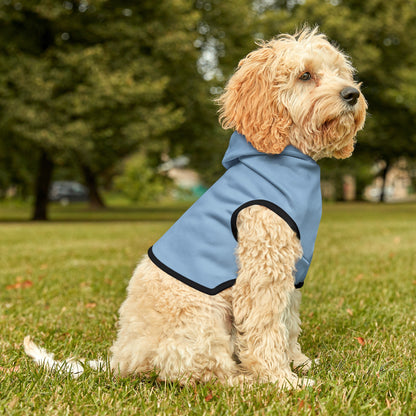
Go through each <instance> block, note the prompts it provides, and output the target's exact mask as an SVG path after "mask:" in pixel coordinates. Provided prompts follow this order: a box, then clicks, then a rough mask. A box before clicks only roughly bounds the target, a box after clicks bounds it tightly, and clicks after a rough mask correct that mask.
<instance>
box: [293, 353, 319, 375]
mask: <svg viewBox="0 0 416 416" xmlns="http://www.w3.org/2000/svg"><path fill="white" fill-rule="evenodd" d="M319 364H320V361H319V358H316V359H314V360H311V359H310V358H308V357H307V356H306V355H303V356H302V357H299V358H298V359H296V360H293V368H294V369H295V370H297V371H300V372H301V373H303V374H305V373H307V372H308V371H309V370H310V369H311V368H312V367H315V366H317V365H319Z"/></svg>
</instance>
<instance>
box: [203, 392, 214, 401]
mask: <svg viewBox="0 0 416 416" xmlns="http://www.w3.org/2000/svg"><path fill="white" fill-rule="evenodd" d="M213 397H214V395H213V394H212V391H211V390H210V391H209V393H208V395H207V396H206V397H205V401H206V402H210V401H211V400H212V398H213Z"/></svg>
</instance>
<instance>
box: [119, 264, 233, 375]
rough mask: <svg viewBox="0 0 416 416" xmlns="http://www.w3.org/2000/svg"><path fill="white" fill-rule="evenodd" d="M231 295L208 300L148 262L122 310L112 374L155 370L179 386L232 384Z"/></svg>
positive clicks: (138, 271) (134, 280) (140, 269)
mask: <svg viewBox="0 0 416 416" xmlns="http://www.w3.org/2000/svg"><path fill="white" fill-rule="evenodd" d="M229 292H230V289H227V290H225V291H223V292H221V293H220V294H218V295H215V296H209V295H206V294H204V293H202V292H199V291H197V290H195V289H193V288H191V287H189V286H187V285H185V284H183V283H182V282H180V281H178V280H176V279H174V278H173V277H171V276H169V275H167V274H166V273H165V272H163V271H162V270H160V269H159V268H157V267H156V266H155V265H154V264H153V263H152V262H150V260H149V259H148V258H147V257H145V259H144V260H143V262H142V263H141V264H140V265H139V266H138V267H137V269H136V271H135V273H134V276H133V278H132V280H131V282H130V284H129V288H128V296H127V299H126V300H125V302H124V303H123V305H122V306H121V308H120V322H119V331H118V337H117V340H116V341H115V343H114V345H113V347H112V348H111V352H112V357H111V367H112V369H113V370H114V371H115V372H116V373H118V374H119V375H121V376H125V375H127V374H136V375H140V374H143V373H146V372H150V371H153V370H154V371H156V373H157V374H158V376H159V379H161V380H169V381H173V380H177V381H179V382H180V383H186V382H188V381H192V380H195V381H196V380H198V381H208V380H218V381H221V382H225V383H226V382H228V379H229V378H230V377H232V376H233V375H234V374H235V373H236V371H237V370H236V369H237V364H236V362H235V361H234V360H233V358H232V356H233V343H232V340H231V329H232V322H231V321H232V319H231V316H232V313H231V302H230V299H229ZM227 293H228V296H227Z"/></svg>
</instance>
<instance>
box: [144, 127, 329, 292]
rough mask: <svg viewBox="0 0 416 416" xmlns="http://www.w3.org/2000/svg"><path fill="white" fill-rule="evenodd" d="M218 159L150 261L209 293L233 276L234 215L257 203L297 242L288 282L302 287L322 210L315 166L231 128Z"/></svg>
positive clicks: (291, 149) (292, 149)
mask: <svg viewBox="0 0 416 416" xmlns="http://www.w3.org/2000/svg"><path fill="white" fill-rule="evenodd" d="M222 163H223V165H224V167H225V168H226V169H227V170H226V172H225V173H224V175H223V176H221V178H220V179H219V180H218V181H217V182H216V183H215V184H214V185H213V186H212V187H211V188H209V189H208V190H207V191H206V192H205V193H204V194H203V195H202V197H201V198H200V199H198V201H196V202H195V204H193V205H192V206H191V207H190V208H189V209H188V210H187V211H186V212H185V213H184V214H183V215H182V217H181V218H179V220H178V221H177V222H176V223H175V224H174V225H173V226H172V227H171V228H170V229H169V230H168V231H167V232H166V233H165V234H164V235H163V236H162V237H161V238H160V240H158V241H157V242H156V243H155V244H154V245H153V246H152V247H151V248H150V249H149V252H148V254H149V257H150V259H151V260H152V261H153V262H154V263H155V264H156V265H157V266H158V267H159V268H161V269H162V270H164V271H165V272H166V273H168V274H170V275H171V276H173V277H175V278H176V279H179V280H180V281H181V282H183V283H186V284H187V285H189V286H191V287H193V288H195V289H197V290H200V291H202V292H204V293H207V294H209V295H215V294H217V293H219V292H221V291H222V290H224V289H226V288H228V287H231V286H232V285H233V284H234V283H235V281H236V279H237V274H238V265H237V261H236V256H235V250H236V247H237V242H238V230H237V225H236V222H237V215H238V213H239V212H240V211H241V210H242V209H243V208H245V207H247V206H250V205H263V206H265V207H267V208H269V209H271V210H272V211H274V212H275V213H276V214H277V215H279V216H280V217H281V218H283V219H284V220H285V221H286V222H287V224H288V225H289V226H290V227H291V228H292V229H293V231H294V232H295V233H296V234H297V236H298V238H299V239H300V241H301V245H302V249H303V257H302V258H301V259H300V260H299V261H298V262H297V263H296V273H295V276H294V284H295V287H296V288H300V287H302V286H303V282H304V280H305V276H306V273H307V271H308V269H309V264H310V262H311V260H312V254H313V249H314V245H315V239H316V235H317V233H318V227H319V222H320V219H321V212H322V198H321V188H320V168H319V166H318V164H317V163H316V162H315V161H314V160H313V159H312V158H310V157H309V156H307V155H305V154H303V153H302V152H300V151H299V150H298V149H296V148H295V147H293V146H288V147H286V148H285V149H284V151H283V152H282V153H281V154H278V155H271V154H266V153H261V152H258V151H257V150H256V149H255V148H254V147H253V146H252V145H251V144H250V143H248V142H247V140H246V138H245V137H244V136H242V135H241V134H239V133H237V132H234V133H233V135H232V136H231V139H230V144H229V147H228V149H227V151H226V153H225V156H224V159H223V162H222ZM265 278H266V277H265Z"/></svg>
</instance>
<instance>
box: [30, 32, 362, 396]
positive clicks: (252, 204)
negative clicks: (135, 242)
mask: <svg viewBox="0 0 416 416" xmlns="http://www.w3.org/2000/svg"><path fill="white" fill-rule="evenodd" d="M354 73H355V70H354V69H353V67H352V65H351V62H350V60H349V58H348V57H347V56H346V55H345V54H344V53H343V52H341V51H340V50H339V49H338V48H337V47H335V46H333V45H332V44H331V43H330V42H329V41H328V40H327V38H326V37H325V35H324V34H322V33H319V31H318V29H317V28H315V29H310V28H304V29H302V30H300V31H299V32H297V33H296V34H295V35H286V34H285V35H280V36H278V37H276V38H275V39H273V40H271V41H268V42H263V43H261V44H259V48H258V49H256V50H254V51H253V52H251V53H249V54H248V55H247V56H246V57H245V58H244V59H242V60H241V61H240V63H239V65H238V68H237V69H236V71H235V73H234V74H233V75H232V76H231V78H230V80H229V82H228V83H227V85H226V87H225V89H224V92H223V94H222V95H221V96H220V98H219V99H218V103H219V105H220V122H221V124H222V127H223V128H225V129H232V130H233V131H234V132H233V134H232V136H231V139H230V145H229V148H228V150H227V152H226V154H225V157H224V160H223V164H224V166H225V167H226V169H227V170H226V172H225V174H224V175H223V176H222V177H221V178H220V179H219V180H218V181H217V182H216V183H215V184H214V185H213V186H212V187H211V188H210V189H209V190H208V191H207V192H206V193H205V194H204V195H203V196H202V197H201V198H200V199H199V200H198V201H197V202H196V203H195V204H194V205H193V206H192V207H191V208H190V209H189V210H188V211H187V212H186V213H185V214H184V215H183V216H182V217H181V218H180V219H179V220H178V221H177V222H176V223H175V224H174V225H173V226H172V227H171V229H169V230H168V231H167V233H166V234H165V235H164V236H162V237H161V239H160V240H158V241H157V242H156V243H155V244H154V245H153V246H152V247H151V248H150V249H149V252H148V254H147V255H145V256H144V258H143V259H142V261H141V262H140V263H139V265H138V266H137V268H136V269H135V271H134V274H133V277H132V279H131V281H130V283H129V286H128V289H127V298H126V300H125V301H124V303H123V304H122V306H121V308H120V311H119V315H120V316H119V325H118V335H117V339H116V340H115V342H114V344H113V346H112V347H111V357H110V366H111V369H112V370H113V371H114V373H115V374H117V375H119V376H122V377H124V376H128V375H143V374H147V373H150V372H152V371H154V370H156V371H157V374H158V377H159V379H160V380H169V381H178V382H180V383H188V382H208V381H216V382H220V383H224V384H228V385H241V384H252V383H257V382H260V383H276V385H277V386H279V387H282V388H287V387H300V386H309V385H312V384H313V380H310V379H308V378H304V377H301V376H298V375H297V374H296V373H295V372H294V371H293V369H294V368H296V367H301V368H302V369H303V370H304V371H308V370H309V369H310V368H311V365H312V364H313V362H312V360H310V359H309V358H308V357H307V356H306V355H304V354H303V353H302V351H301V348H300V345H299V343H298V337H299V334H300V331H301V328H300V318H299V306H300V301H301V292H300V287H301V286H302V285H303V282H304V279H305V276H306V273H307V271H308V268H309V264H310V261H311V259H312V254H313V248H314V242H315V238H316V235H317V231H318V226H319V221H320V217H321V195H320V183H319V180H320V172H319V166H318V164H317V163H316V162H317V161H318V160H319V159H321V158H324V157H334V158H339V159H343V158H347V157H349V156H350V155H351V154H352V152H353V150H354V144H355V137H356V134H357V132H358V131H359V130H360V129H362V128H363V126H364V122H365V117H366V109H367V103H366V101H365V98H364V97H363V95H362V93H361V91H360V84H358V83H357V82H355V81H354ZM36 348H37V347H36V346H35V344H33V342H32V341H31V340H30V338H26V339H25V349H26V352H27V353H28V354H29V355H31V356H33V357H35V356H36V357H37V359H38V362H41V358H39V357H42V353H43V352H44V353H45V354H46V352H45V351H44V350H41V349H37V350H36ZM43 357H44V358H45V355H43ZM49 358H50V359H52V360H53V357H52V358H51V357H49ZM49 361H50V360H49ZM44 362H45V360H44ZM52 362H53V361H52ZM49 366H50V367H53V364H49Z"/></svg>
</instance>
